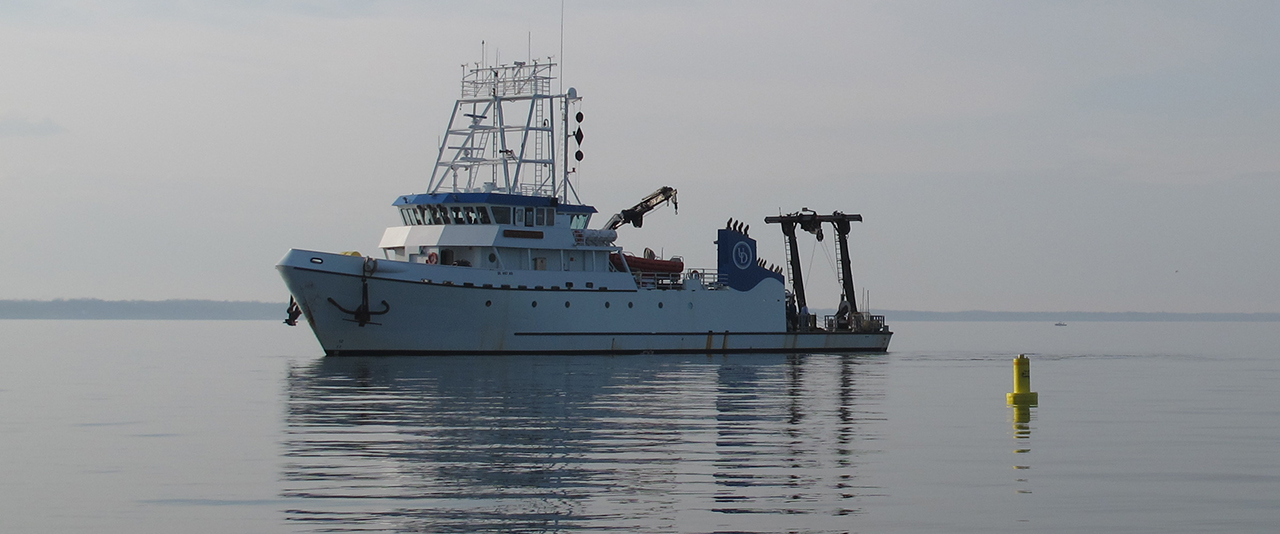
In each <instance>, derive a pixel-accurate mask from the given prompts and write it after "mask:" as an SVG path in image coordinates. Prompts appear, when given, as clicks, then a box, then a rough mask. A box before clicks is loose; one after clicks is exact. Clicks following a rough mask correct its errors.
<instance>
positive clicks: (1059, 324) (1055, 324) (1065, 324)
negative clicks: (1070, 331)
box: [1053, 323, 1067, 326]
mask: <svg viewBox="0 0 1280 534" xmlns="http://www.w3.org/2000/svg"><path fill="white" fill-rule="evenodd" d="M1053 326H1067V323H1053Z"/></svg>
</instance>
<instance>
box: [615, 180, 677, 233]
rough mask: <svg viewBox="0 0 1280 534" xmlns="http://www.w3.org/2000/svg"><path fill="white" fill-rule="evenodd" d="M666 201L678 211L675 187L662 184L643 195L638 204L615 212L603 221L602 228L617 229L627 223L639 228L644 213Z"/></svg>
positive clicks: (642, 221)
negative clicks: (645, 195) (605, 221)
mask: <svg viewBox="0 0 1280 534" xmlns="http://www.w3.org/2000/svg"><path fill="white" fill-rule="evenodd" d="M666 202H670V203H671V206H672V207H674V208H675V209H676V212H677V213H678V212H679V211H680V203H678V202H676V189H675V188H674V187H669V186H663V187H662V188H660V189H658V190H657V191H654V192H652V193H650V194H649V196H647V197H644V200H641V201H640V202H639V203H638V204H636V205H634V206H631V207H630V208H627V209H625V210H622V211H621V212H618V213H615V214H614V215H613V217H610V218H609V222H607V223H604V229H605V230H617V229H618V228H620V227H621V226H622V225H624V224H627V223H631V225H632V226H635V227H636V228H640V227H641V226H643V225H644V214H646V213H649V212H651V211H653V210H654V209H656V208H657V207H658V206H661V205H662V204H663V203H666Z"/></svg>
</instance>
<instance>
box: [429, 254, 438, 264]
mask: <svg viewBox="0 0 1280 534" xmlns="http://www.w3.org/2000/svg"><path fill="white" fill-rule="evenodd" d="M427 263H430V264H432V265H435V264H437V263H440V255H439V254H436V253H435V252H432V253H430V254H427Z"/></svg>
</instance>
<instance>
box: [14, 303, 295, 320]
mask: <svg viewBox="0 0 1280 534" xmlns="http://www.w3.org/2000/svg"><path fill="white" fill-rule="evenodd" d="M286 306H287V304H286V303H284V302H256V301H220V300H99V299H68V300H61V299H59V300H0V319H134V320H168V319H173V320H257V319H281V320H283V319H284V316H285V307H286Z"/></svg>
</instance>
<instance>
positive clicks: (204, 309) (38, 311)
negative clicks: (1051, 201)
mask: <svg viewBox="0 0 1280 534" xmlns="http://www.w3.org/2000/svg"><path fill="white" fill-rule="evenodd" d="M286 307H287V304H286V303H285V302H258V301H230V300H189V299H188V300H100V299H67V300H61V299H60V300H0V319H132V320H206V321H207V320H261V319H279V320H284V317H285V308H286ZM813 312H814V313H815V314H817V315H823V314H827V315H830V314H834V313H835V310H820V309H815V310H813ZM874 313H875V314H876V315H884V316H885V320H886V321H890V322H892V321H1041V322H1050V323H1055V322H1073V321H1076V322H1090V321H1134V322H1139V321H1186V322H1218V321H1248V322H1270V321H1280V313H1163V312H998V311H957V312H933V311H895V310H876V311H875V312H874Z"/></svg>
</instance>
